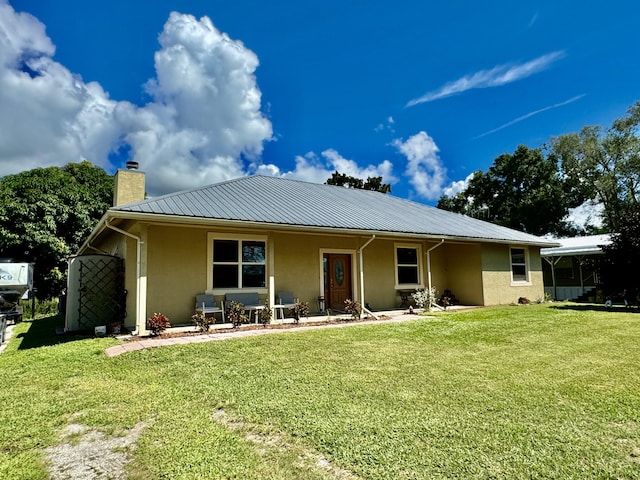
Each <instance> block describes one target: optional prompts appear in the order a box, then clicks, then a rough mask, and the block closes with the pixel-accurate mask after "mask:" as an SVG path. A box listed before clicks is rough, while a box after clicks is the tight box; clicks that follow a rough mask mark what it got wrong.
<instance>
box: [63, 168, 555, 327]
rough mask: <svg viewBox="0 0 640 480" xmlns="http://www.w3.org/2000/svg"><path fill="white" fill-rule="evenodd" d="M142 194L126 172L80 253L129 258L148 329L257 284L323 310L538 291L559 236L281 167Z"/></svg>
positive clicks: (139, 317)
mask: <svg viewBox="0 0 640 480" xmlns="http://www.w3.org/2000/svg"><path fill="white" fill-rule="evenodd" d="M143 198H144V173H142V172H140V171H138V170H119V171H118V172H117V173H116V195H115V203H114V205H115V206H114V207H112V208H110V209H109V210H108V211H107V212H106V213H105V215H104V216H103V217H102V219H101V220H100V222H99V224H98V225H97V226H96V228H95V229H94V230H93V232H92V233H91V235H90V236H89V237H88V238H87V240H86V241H85V243H84V244H83V245H82V247H81V249H80V251H79V252H78V254H79V255H80V256H82V255H88V254H99V255H104V256H112V257H117V258H119V259H122V261H123V263H124V273H123V275H124V279H123V281H124V286H125V289H126V292H127V296H126V299H125V300H124V302H125V307H126V308H125V309H126V312H127V315H126V319H125V326H127V327H128V328H131V329H135V331H136V332H137V333H139V334H143V333H145V319H146V318H147V317H148V316H150V315H151V314H152V313H153V312H162V313H164V314H165V315H167V316H168V317H169V318H170V319H171V320H172V323H180V322H183V323H188V322H189V320H190V318H191V315H192V314H193V312H194V299H195V296H196V294H202V293H209V294H213V295H214V296H215V299H216V301H217V302H221V301H222V300H223V299H224V296H225V295H227V294H229V293H233V292H252V293H255V292H257V293H258V294H259V295H260V299H261V301H268V302H269V305H271V306H273V305H274V304H276V303H277V293H278V292H280V291H289V292H294V293H295V296H296V297H297V298H299V299H300V301H306V302H308V303H309V305H310V307H311V310H312V312H321V311H324V310H325V309H330V310H333V311H335V310H342V309H343V308H344V300H345V299H352V300H356V301H359V302H360V303H361V304H362V305H365V304H366V305H369V306H370V308H371V309H372V310H384V309H392V308H399V307H400V306H401V305H402V303H403V300H406V298H407V296H408V294H409V293H410V292H412V291H414V290H415V289H419V288H428V287H429V286H434V287H435V288H436V289H437V290H438V291H439V292H440V293H442V292H444V291H445V290H450V291H451V292H453V294H454V295H455V296H456V298H457V300H458V301H459V302H460V303H462V304H467V305H494V304H509V303H513V302H516V301H517V300H518V298H520V297H527V298H529V299H532V300H535V299H538V298H542V296H543V294H544V290H543V281H542V267H541V259H540V248H541V247H545V246H554V245H556V243H555V242H553V241H549V240H545V239H542V238H539V237H536V236H532V235H528V234H526V233H522V232H518V231H515V230H511V229H508V228H504V227H501V226H498V225H494V224H491V223H487V222H484V221H481V220H477V219H473V218H469V217H466V216H463V215H459V214H455V213H451V212H447V211H444V210H439V209H436V208H433V207H429V206H425V205H422V204H419V203H415V202H411V201H408V200H404V199H400V198H396V197H393V196H391V195H385V194H382V193H378V192H374V191H367V190H356V189H348V188H344V187H338V186H331V185H321V184H315V183H307V182H302V181H296V180H289V179H284V178H276V177H266V176H250V177H243V178H237V179H234V180H229V181H225V182H222V183H217V184H214V185H209V186H206V187H202V188H195V189H193V190H188V191H183V192H178V193H172V194H169V195H164V196H161V197H156V198H150V199H147V200H143ZM67 310H68V311H69V310H70V309H69V308H68V309H67ZM72 310H73V309H72ZM75 311H77V309H75ZM74 321H75V320H74ZM74 321H71V322H69V321H68V322H67V324H68V326H67V328H68V329H72V328H73V327H74V325H77V323H76V324H74Z"/></svg>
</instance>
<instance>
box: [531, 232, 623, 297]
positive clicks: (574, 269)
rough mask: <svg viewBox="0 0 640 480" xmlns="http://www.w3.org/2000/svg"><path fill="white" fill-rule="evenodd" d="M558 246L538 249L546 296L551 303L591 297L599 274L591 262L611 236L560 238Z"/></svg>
mask: <svg viewBox="0 0 640 480" xmlns="http://www.w3.org/2000/svg"><path fill="white" fill-rule="evenodd" d="M558 242H559V243H560V246H557V247H550V248H543V249H542V250H540V254H541V255H542V258H543V259H544V260H545V261H544V262H542V272H543V278H544V291H545V294H547V295H549V296H551V298H553V299H554V300H577V299H579V298H581V297H584V296H585V295H591V294H592V295H594V296H595V290H596V287H597V286H598V283H599V279H598V273H597V271H596V268H595V264H594V260H595V259H596V258H597V257H599V256H600V255H602V246H603V245H609V244H610V243H611V236H610V235H608V234H603V235H590V236H585V237H572V238H561V239H559V240H558Z"/></svg>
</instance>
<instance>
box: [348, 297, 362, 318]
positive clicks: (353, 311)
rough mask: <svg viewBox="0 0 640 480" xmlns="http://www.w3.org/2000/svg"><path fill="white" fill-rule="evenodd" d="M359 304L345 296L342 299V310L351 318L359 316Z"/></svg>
mask: <svg viewBox="0 0 640 480" xmlns="http://www.w3.org/2000/svg"><path fill="white" fill-rule="evenodd" d="M361 310H362V309H361V308H360V304H359V303H358V302H354V301H353V300H351V299H350V298H347V299H346V300H345V301H344V311H345V312H347V313H348V314H349V315H351V318H352V319H353V320H356V319H358V318H360V311H361Z"/></svg>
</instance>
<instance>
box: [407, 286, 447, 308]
mask: <svg viewBox="0 0 640 480" xmlns="http://www.w3.org/2000/svg"><path fill="white" fill-rule="evenodd" d="M411 296H412V297H413V301H414V302H416V306H417V307H418V308H427V309H430V308H431V305H432V304H434V303H436V300H437V298H438V291H437V290H436V287H431V288H426V289H425V288H419V289H418V290H416V291H415V292H414V293H412V294H411ZM443 298H447V299H448V297H443ZM447 304H448V303H447ZM443 306H444V307H445V308H446V306H447V305H443Z"/></svg>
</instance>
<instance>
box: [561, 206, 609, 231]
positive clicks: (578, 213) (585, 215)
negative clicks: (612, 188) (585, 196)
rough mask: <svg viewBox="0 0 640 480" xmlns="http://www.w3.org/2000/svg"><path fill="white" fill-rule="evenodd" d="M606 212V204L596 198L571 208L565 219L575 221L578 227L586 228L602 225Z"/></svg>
mask: <svg viewBox="0 0 640 480" xmlns="http://www.w3.org/2000/svg"><path fill="white" fill-rule="evenodd" d="M603 214H604V205H603V204H602V203H598V202H596V201H594V200H587V201H586V202H584V203H583V204H582V205H580V206H578V207H576V208H572V209H570V210H569V215H567V217H565V218H564V221H566V222H570V223H574V224H575V225H577V226H578V227H581V228H585V227H588V226H592V227H602V215H603Z"/></svg>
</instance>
